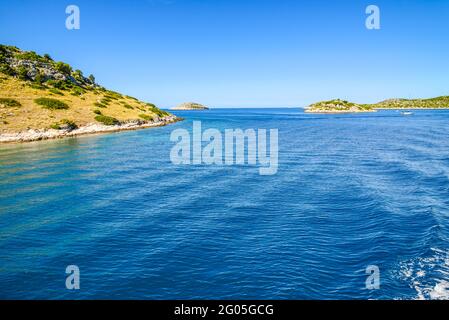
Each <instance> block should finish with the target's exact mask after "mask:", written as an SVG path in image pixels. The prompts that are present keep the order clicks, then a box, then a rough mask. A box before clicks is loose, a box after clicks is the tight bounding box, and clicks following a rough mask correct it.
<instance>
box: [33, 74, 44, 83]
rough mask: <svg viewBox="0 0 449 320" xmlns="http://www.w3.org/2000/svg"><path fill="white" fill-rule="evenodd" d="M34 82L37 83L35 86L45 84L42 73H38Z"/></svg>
mask: <svg viewBox="0 0 449 320" xmlns="http://www.w3.org/2000/svg"><path fill="white" fill-rule="evenodd" d="M34 82H35V83H37V84H42V83H44V82H45V76H44V75H43V74H42V73H40V72H39V73H38V74H37V75H36V78H34Z"/></svg>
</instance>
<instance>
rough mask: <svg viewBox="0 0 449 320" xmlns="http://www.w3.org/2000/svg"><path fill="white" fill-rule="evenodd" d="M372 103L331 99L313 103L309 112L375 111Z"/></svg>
mask: <svg viewBox="0 0 449 320" xmlns="http://www.w3.org/2000/svg"><path fill="white" fill-rule="evenodd" d="M373 111H374V109H373V108H372V107H371V105H364V104H357V103H353V102H349V101H346V100H340V99H335V100H329V101H321V102H318V103H315V104H312V105H311V106H309V108H308V109H307V112H316V113H339V112H373Z"/></svg>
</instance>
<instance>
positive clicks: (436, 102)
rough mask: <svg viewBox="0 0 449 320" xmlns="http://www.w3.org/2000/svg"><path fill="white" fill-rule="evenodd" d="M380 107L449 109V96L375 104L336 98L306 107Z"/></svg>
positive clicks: (340, 110)
mask: <svg viewBox="0 0 449 320" xmlns="http://www.w3.org/2000/svg"><path fill="white" fill-rule="evenodd" d="M380 109H404V110H408V109H449V96H442V97H437V98H431V99H389V100H385V101H382V102H379V103H375V104H357V103H353V102H349V101H346V100H340V99H335V100H329V101H322V102H318V103H314V104H312V105H310V106H309V107H307V108H306V112H308V113H355V112H376V111H377V110H380Z"/></svg>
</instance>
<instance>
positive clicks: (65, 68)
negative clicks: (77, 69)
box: [55, 62, 72, 75]
mask: <svg viewBox="0 0 449 320" xmlns="http://www.w3.org/2000/svg"><path fill="white" fill-rule="evenodd" d="M55 68H56V70H58V71H59V72H61V73H63V74H65V75H71V74H72V67H71V66H70V65H68V64H67V63H64V62H57V63H56V64H55Z"/></svg>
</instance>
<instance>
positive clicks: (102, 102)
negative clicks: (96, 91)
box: [100, 98, 111, 105]
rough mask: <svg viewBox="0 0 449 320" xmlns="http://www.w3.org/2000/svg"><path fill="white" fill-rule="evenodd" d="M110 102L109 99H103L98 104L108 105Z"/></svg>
mask: <svg viewBox="0 0 449 320" xmlns="http://www.w3.org/2000/svg"><path fill="white" fill-rule="evenodd" d="M110 102H111V99H109V98H103V99H101V100H100V103H101V104H104V105H109V103H110Z"/></svg>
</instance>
